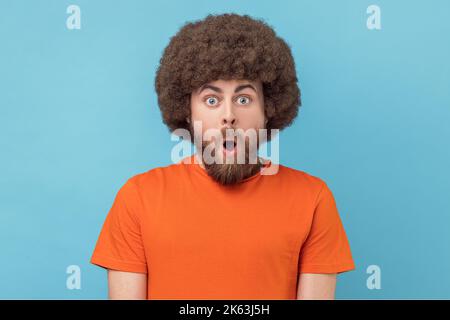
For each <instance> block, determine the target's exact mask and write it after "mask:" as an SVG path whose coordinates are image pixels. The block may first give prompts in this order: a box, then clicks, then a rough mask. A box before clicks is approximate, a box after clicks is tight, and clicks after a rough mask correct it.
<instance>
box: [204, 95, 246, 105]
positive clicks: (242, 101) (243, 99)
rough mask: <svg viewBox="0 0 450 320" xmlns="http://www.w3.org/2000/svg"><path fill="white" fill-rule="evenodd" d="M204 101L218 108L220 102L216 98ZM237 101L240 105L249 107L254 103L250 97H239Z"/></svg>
mask: <svg viewBox="0 0 450 320" xmlns="http://www.w3.org/2000/svg"><path fill="white" fill-rule="evenodd" d="M203 101H204V102H205V103H206V104H207V105H208V106H211V107H214V106H216V105H217V104H218V103H219V102H220V100H219V98H217V97H216V96H208V97H206V98H205V99H203ZM235 101H236V102H237V103H238V104H240V105H248V104H250V103H251V102H252V98H250V97H248V96H238V97H237V98H236V99H235Z"/></svg>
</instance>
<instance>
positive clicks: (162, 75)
mask: <svg viewBox="0 0 450 320" xmlns="http://www.w3.org/2000/svg"><path fill="white" fill-rule="evenodd" d="M219 79H220V80H231V79H246V80H249V81H255V80H260V81H261V82H262V87H263V95H264V112H265V116H266V118H267V120H268V122H267V125H266V129H268V130H267V140H268V141H270V139H271V134H270V133H271V131H270V129H278V130H282V129H284V128H285V127H288V126H290V125H291V124H292V122H293V121H294V119H295V118H296V117H297V114H298V109H299V107H300V106H301V100H300V89H299V87H298V85H297V76H296V70H295V63H294V59H293V57H292V53H291V50H290V47H289V45H288V44H287V43H286V42H285V41H284V40H283V39H281V38H279V37H278V36H277V35H276V34H275V32H274V30H273V29H272V28H271V27H270V26H269V25H268V24H267V23H266V22H264V21H262V20H256V19H254V18H251V17H250V16H248V15H238V14H234V13H226V14H221V15H212V14H209V15H208V16H207V17H206V18H204V19H203V20H199V21H194V22H188V23H186V24H184V25H183V26H182V28H181V29H180V30H179V31H178V33H177V34H176V35H175V36H173V37H171V39H170V42H169V44H168V45H167V47H166V48H165V49H164V52H163V55H162V57H161V59H160V65H159V67H158V69H157V71H156V79H155V90H156V93H157V96H158V104H159V108H160V110H161V114H162V118H163V122H164V123H165V124H166V125H167V126H168V128H169V130H170V131H171V132H173V131H174V130H175V129H179V128H182V129H186V130H190V124H189V122H188V120H187V119H189V118H190V115H191V108H190V96H191V93H192V92H193V91H194V90H196V89H197V88H199V87H200V86H202V85H204V84H206V83H208V82H212V81H215V80H219ZM191 139H192V137H191Z"/></svg>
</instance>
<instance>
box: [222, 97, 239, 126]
mask: <svg viewBox="0 0 450 320" xmlns="http://www.w3.org/2000/svg"><path fill="white" fill-rule="evenodd" d="M221 125H222V126H234V125H236V115H235V114H234V110H233V104H232V103H231V102H225V103H224V111H223V114H222V121H221Z"/></svg>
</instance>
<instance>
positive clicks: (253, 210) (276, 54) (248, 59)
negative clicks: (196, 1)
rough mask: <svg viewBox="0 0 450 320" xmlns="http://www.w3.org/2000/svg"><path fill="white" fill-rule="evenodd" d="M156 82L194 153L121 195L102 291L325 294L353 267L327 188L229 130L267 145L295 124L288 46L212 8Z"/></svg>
mask: <svg viewBox="0 0 450 320" xmlns="http://www.w3.org/2000/svg"><path fill="white" fill-rule="evenodd" d="M155 85H156V92H157V94H158V103H159V107H160V109H161V113H162V117H163V121H164V123H165V124H166V125H167V126H168V127H169V129H170V131H172V132H174V131H175V130H179V129H184V130H185V131H188V132H189V133H190V135H189V136H190V138H191V141H192V142H193V143H194V145H195V147H196V149H197V152H196V153H195V154H194V155H192V156H188V157H185V158H184V159H182V161H180V162H177V163H173V164H170V165H168V166H165V167H159V168H154V169H151V170H149V171H147V172H145V173H141V174H138V175H136V176H134V177H132V178H130V179H129V180H128V181H127V182H126V183H125V184H124V185H123V186H122V188H121V189H120V190H119V192H118V194H117V196H116V199H115V201H114V204H113V206H112V208H111V210H110V212H109V213H108V216H107V218H106V220H105V223H104V225H103V228H102V230H101V233H100V236H99V239H98V241H97V245H96V248H95V251H94V253H93V256H92V258H91V262H92V263H93V264H96V265H99V266H101V267H103V268H106V269H108V283H109V297H110V298H111V299H333V298H334V292H335V286H336V274H338V273H341V272H345V271H349V270H353V269H354V268H355V267H354V263H353V259H352V255H351V252H350V246H349V242H348V240H347V237H346V233H345V231H344V228H343V225H342V223H341V220H340V218H339V214H338V211H337V207H336V203H335V201H334V198H333V195H332V193H331V191H330V189H329V188H328V186H327V185H326V183H325V182H324V181H322V180H321V179H320V178H317V177H314V176H312V175H309V174H307V173H305V172H303V171H300V170H296V169H293V168H289V167H286V166H283V165H275V164H273V163H272V162H271V161H270V160H267V159H263V158H261V157H256V155H255V148H252V147H251V142H252V139H250V138H249V136H243V135H242V132H241V134H237V135H233V136H231V138H230V136H229V135H228V133H229V131H232V133H233V132H234V131H238V130H242V131H251V130H254V131H258V132H260V131H261V130H268V131H267V134H268V136H267V140H268V141H270V140H271V139H272V138H273V137H272V135H271V132H272V131H271V130H272V129H278V130H281V129H283V128H285V127H287V126H289V125H290V124H291V123H292V121H293V120H294V119H295V117H296V116H297V113H298V108H299V106H300V90H299V88H298V85H297V77H296V72H295V64H294V61H293V58H292V55H291V52H290V49H289V46H288V45H287V44H286V43H285V42H284V41H283V40H282V39H280V38H279V37H277V36H276V35H275V33H274V31H273V30H272V28H270V27H269V26H268V25H267V24H266V23H264V22H262V21H259V20H255V19H252V18H250V17H249V16H240V15H236V14H223V15H216V16H214V15H209V16H208V17H206V18H205V19H204V20H201V21H197V22H193V23H188V24H186V25H185V26H183V27H182V28H181V30H180V31H179V32H178V33H177V35H176V36H175V37H173V38H172V39H171V41H170V43H169V45H168V46H167V47H166V49H165V51H164V54H163V57H162V58H161V61H160V66H159V68H158V70H157V76H156V83H155ZM196 124H201V126H200V127H201V129H200V131H198V130H196V128H198V126H196ZM208 130H216V134H215V135H213V136H212V137H211V139H209V140H206V141H205V140H203V139H200V142H198V141H197V139H196V138H197V137H204V136H205V134H206V132H208ZM177 132H179V131H177ZM217 132H218V133H217ZM238 141H243V142H244V143H243V144H242V143H241V144H240V145H239V144H238ZM261 142H263V141H261V140H260V139H259V138H258V139H257V141H256V145H257V148H258V147H259V145H260V143H261ZM257 148H256V150H257ZM242 154H244V157H243V159H244V160H245V161H244V163H242V162H241V161H238V156H239V155H242ZM217 156H219V157H218V158H219V159H221V160H223V159H225V160H226V161H211V159H213V160H215V159H217ZM252 158H253V159H254V160H255V158H256V161H250V159H252ZM239 159H241V160H242V158H239ZM229 160H231V161H229ZM274 168H276V170H273V169H274Z"/></svg>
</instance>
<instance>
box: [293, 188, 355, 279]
mask: <svg viewBox="0 0 450 320" xmlns="http://www.w3.org/2000/svg"><path fill="white" fill-rule="evenodd" d="M321 182H322V189H321V191H320V192H319V195H318V197H317V201H316V206H315V210H314V215H313V218H312V223H311V228H310V231H309V234H308V236H307V238H306V240H305V242H304V243H303V245H302V247H301V250H300V257H299V267H298V271H299V273H341V272H345V271H350V270H353V269H355V265H354V262H353V259H352V254H351V251H350V244H349V241H348V239H347V236H346V233H345V230H344V226H343V224H342V222H341V219H340V217H339V213H338V210H337V207H336V203H335V200H334V197H333V194H332V193H331V191H330V189H329V188H328V186H327V185H326V183H325V182H323V181H321Z"/></svg>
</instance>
